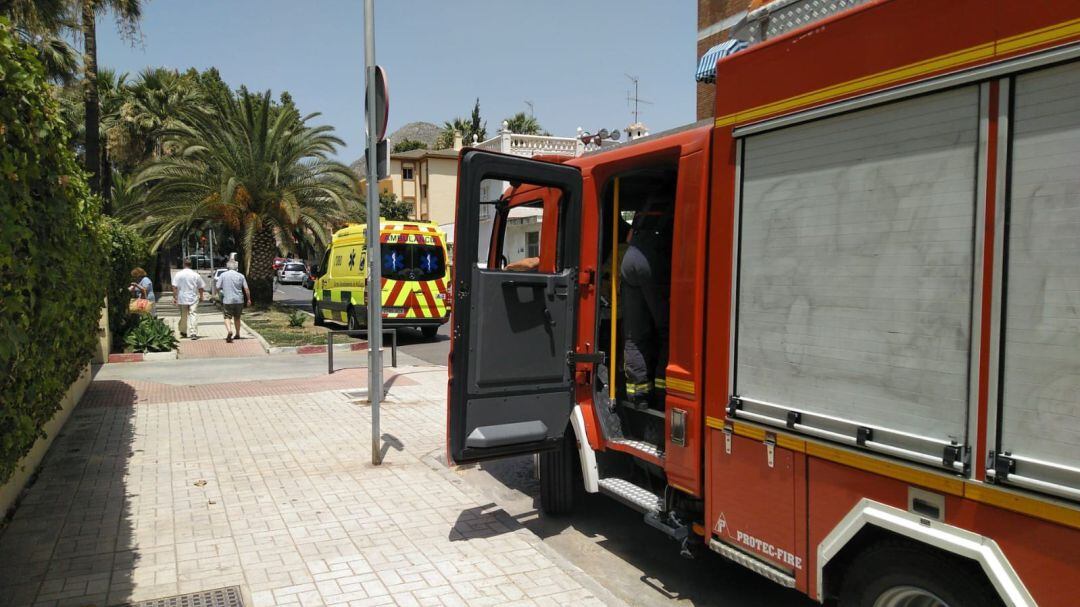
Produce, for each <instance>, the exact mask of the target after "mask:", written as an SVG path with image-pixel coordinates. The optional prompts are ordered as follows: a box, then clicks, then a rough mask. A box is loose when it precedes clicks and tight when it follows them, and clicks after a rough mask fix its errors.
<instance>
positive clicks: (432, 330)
mask: <svg viewBox="0 0 1080 607" xmlns="http://www.w3.org/2000/svg"><path fill="white" fill-rule="evenodd" d="M420 334H421V335H423V336H424V339H435V336H436V335H438V334H439V327H420Z"/></svg>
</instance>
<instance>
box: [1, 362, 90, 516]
mask: <svg viewBox="0 0 1080 607" xmlns="http://www.w3.org/2000/svg"><path fill="white" fill-rule="evenodd" d="M91 379H92V375H91V372H90V365H86V368H85V369H83V372H82V374H81V375H79V378H78V379H76V380H75V382H74V383H73V384H71V387H69V388H68V391H67V394H66V395H64V399H63V400H62V401H61V402H60V409H59V410H58V411H57V412H56V415H54V416H53V418H52V419H51V420H50V421H49V423H47V424H45V436H44V437H43V438H39V439H38V441H37V442H36V443H34V446H33V447H32V448H31V449H30V452H29V453H27V454H26V456H25V457H23V458H22V459H21V460H20V461H19V463H18V465H16V467H15V473H14V474H13V475H11V478H10V479H8V482H7V483H5V484H4V485H0V518H3V517H4V515H6V514H7V512H8V511H9V510H10V509H11V508H12V507H13V506H14V505H15V501H16V500H17V499H18V498H19V494H20V493H22V490H23V487H25V486H26V483H27V481H29V480H30V477H31V476H33V475H34V472H36V471H37V468H38V466H39V465H40V464H41V460H42V458H44V457H45V453H46V452H47V451H48V450H49V446H50V445H52V442H53V440H54V439H55V438H56V435H57V434H59V433H60V429H61V428H63V427H64V424H65V423H67V420H68V417H70V416H71V412H72V411H73V410H75V405H77V404H78V403H79V399H80V398H82V395H83V393H84V392H86V389H87V388H88V387H89V386H90V381H91Z"/></svg>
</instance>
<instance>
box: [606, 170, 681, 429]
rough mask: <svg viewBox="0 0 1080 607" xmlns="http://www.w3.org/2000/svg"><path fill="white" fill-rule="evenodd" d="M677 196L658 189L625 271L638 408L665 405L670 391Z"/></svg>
mask: <svg viewBox="0 0 1080 607" xmlns="http://www.w3.org/2000/svg"><path fill="white" fill-rule="evenodd" d="M673 202H674V196H673V192H672V191H671V188H670V187H662V188H658V189H657V191H654V192H653V193H652V194H651V195H650V196H649V198H648V199H647V200H646V205H645V208H644V210H643V211H641V212H639V213H637V214H636V215H635V216H634V223H633V226H632V227H631V230H630V235H629V246H628V247H627V249H626V254H625V255H624V256H623V260H622V265H621V266H620V273H619V276H620V282H621V289H620V293H619V304H620V305H619V311H620V314H621V316H622V319H623V344H624V345H623V372H624V374H625V375H626V396H627V399H628V400H629V401H630V404H631V405H632V406H633V407H634V408H636V409H646V408H648V407H649V406H650V404H652V403H657V404H659V405H660V406H661V407H662V406H663V398H664V392H665V390H666V388H667V386H666V383H665V379H664V370H665V369H666V368H667V359H668V301H669V293H670V289H671V236H672V223H673V211H674V209H673Z"/></svg>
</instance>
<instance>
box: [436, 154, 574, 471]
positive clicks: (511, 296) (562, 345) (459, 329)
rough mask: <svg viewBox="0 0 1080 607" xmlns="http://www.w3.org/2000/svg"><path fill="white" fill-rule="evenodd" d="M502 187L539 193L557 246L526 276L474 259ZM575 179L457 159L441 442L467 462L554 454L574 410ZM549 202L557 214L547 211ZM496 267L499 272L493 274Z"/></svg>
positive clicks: (564, 169) (516, 163)
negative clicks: (546, 452)
mask: <svg viewBox="0 0 1080 607" xmlns="http://www.w3.org/2000/svg"><path fill="white" fill-rule="evenodd" d="M503 184H508V187H509V188H511V189H513V190H516V191H520V190H522V189H528V187H529V186H536V188H535V189H536V191H538V192H539V191H542V192H544V196H545V202H546V203H547V208H549V209H550V208H554V209H555V210H557V212H556V213H545V215H544V218H543V221H544V222H545V223H546V222H548V221H553V222H555V223H556V229H555V230H551V229H550V228H551V226H545V231H547V232H549V233H551V234H552V235H553V237H554V238H555V240H554V242H548V243H545V244H546V245H548V246H543V247H542V248H541V253H540V263H539V264H537V266H536V267H533V268H531V269H528V270H525V271H511V270H509V269H507V268H503V267H492V266H491V264H490V263H489V259H488V258H487V256H484V257H483V258H481V254H480V252H481V251H485V250H487V249H488V247H486V246H483V244H488V243H483V244H482V243H481V242H480V240H481V238H483V239H487V238H489V235H490V234H491V231H492V230H491V221H490V220H488V219H486V218H488V217H491V218H493V217H495V216H497V215H499V214H500V213H502V214H505V211H506V207H507V204H508V201H507V199H506V197H505V195H504V194H503V191H504V190H503V187H502V185H503ZM581 189H582V183H581V173H580V171H579V170H578V169H577V168H575V167H571V166H566V165H562V164H553V163H548V162H539V161H534V160H527V159H524V158H519V157H514V156H507V155H502V154H494V153H490V152H484V151H480V150H467V151H465V152H464V153H463V154H462V157H461V160H460V166H459V171H458V199H457V200H458V208H457V221H456V225H455V228H454V237H455V242H454V268H455V270H454V288H453V297H454V306H453V321H452V326H453V330H452V334H451V351H450V385H449V395H448V399H449V402H448V414H447V424H448V428H447V442H448V452H449V456H450V458H451V459H452V460H453V461H455V462H457V463H465V462H472V461H479V460H484V459H491V458H495V457H504V456H509V455H517V454H522V453H535V452H538V451H543V450H546V449H550V448H554V447H557V446H558V445H559V443H560V441H561V440H562V439H563V435H564V433H565V431H566V426H567V423H568V421H569V418H570V412H571V410H572V408H573V402H574V401H573V390H572V388H573V381H572V380H573V368H572V365H573V364H574V355H573V349H574V335H575V329H576V326H575V311H576V300H577V266H578V254H579V246H580V244H579V243H580V222H581ZM552 198H554V203H552ZM552 204H554V206H551V205H552ZM498 265H500V264H496V266H498Z"/></svg>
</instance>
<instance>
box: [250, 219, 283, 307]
mask: <svg viewBox="0 0 1080 607" xmlns="http://www.w3.org/2000/svg"><path fill="white" fill-rule="evenodd" d="M276 254H277V244H276V241H275V240H274V229H273V228H271V227H269V226H263V227H262V228H261V229H260V230H259V231H258V232H256V233H255V237H254V238H253V239H252V241H251V259H250V260H247V262H248V263H247V265H248V268H247V279H248V287H249V288H250V289H251V299H252V300H253V301H254V302H255V303H256V304H258V305H270V304H271V303H273V302H274V257H275V256H276Z"/></svg>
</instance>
